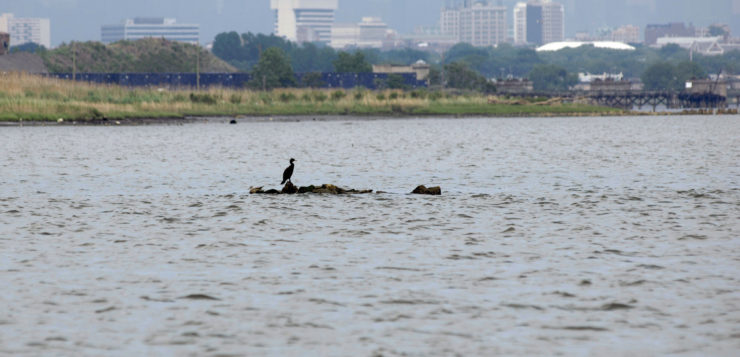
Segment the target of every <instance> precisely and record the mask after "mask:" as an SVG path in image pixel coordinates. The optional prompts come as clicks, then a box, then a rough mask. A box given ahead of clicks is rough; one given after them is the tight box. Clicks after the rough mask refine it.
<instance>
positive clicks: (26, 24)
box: [0, 14, 51, 48]
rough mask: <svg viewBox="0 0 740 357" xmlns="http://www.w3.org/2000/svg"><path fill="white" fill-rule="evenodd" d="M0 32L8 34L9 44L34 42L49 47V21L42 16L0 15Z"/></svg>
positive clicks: (16, 44)
mask: <svg viewBox="0 0 740 357" xmlns="http://www.w3.org/2000/svg"><path fill="white" fill-rule="evenodd" d="M0 32H7V33H9V34H10V45H11V46H18V45H22V44H24V43H31V42H32V43H35V44H39V45H42V46H44V47H46V48H51V22H50V21H49V19H44V18H31V17H28V18H23V17H14V16H13V14H2V15H0Z"/></svg>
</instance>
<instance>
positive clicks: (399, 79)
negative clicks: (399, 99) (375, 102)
mask: <svg viewBox="0 0 740 357" xmlns="http://www.w3.org/2000/svg"><path fill="white" fill-rule="evenodd" d="M407 87H408V86H407V85H406V80H405V79H404V78H403V76H402V75H400V74H390V75H388V88H390V89H406V88H407Z"/></svg>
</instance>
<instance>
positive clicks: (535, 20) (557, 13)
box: [514, 0, 565, 45]
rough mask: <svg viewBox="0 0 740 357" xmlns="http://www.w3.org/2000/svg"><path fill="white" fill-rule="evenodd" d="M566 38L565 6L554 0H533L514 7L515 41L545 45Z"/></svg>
mask: <svg viewBox="0 0 740 357" xmlns="http://www.w3.org/2000/svg"><path fill="white" fill-rule="evenodd" d="M564 38H565V8H564V7H563V5H562V4H560V3H557V2H552V0H533V1H529V2H526V3H525V2H520V3H517V4H516V6H515V7H514V42H515V43H517V44H526V43H532V44H537V45H543V44H547V43H550V42H558V41H563V39H564Z"/></svg>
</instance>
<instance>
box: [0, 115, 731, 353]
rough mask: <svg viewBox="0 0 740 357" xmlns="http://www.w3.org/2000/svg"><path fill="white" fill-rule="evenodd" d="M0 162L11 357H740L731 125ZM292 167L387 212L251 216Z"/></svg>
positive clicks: (558, 127) (393, 131)
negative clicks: (433, 193) (255, 190)
mask: <svg viewBox="0 0 740 357" xmlns="http://www.w3.org/2000/svg"><path fill="white" fill-rule="evenodd" d="M0 154H1V155H0V286H2V291H0V307H1V308H0V354H8V355H62V356H80V355H90V356H92V355H120V356H137V355H178V356H182V355H196V356H201V355H249V356H254V355H275V356H282V355H330V356H370V355H373V354H376V355H410V356H429V355H455V354H458V355H543V354H544V355H556V354H562V355H656V354H676V355H715V356H717V355H718V356H723V355H727V356H731V355H736V353H737V351H738V350H739V349H740V291H739V290H738V288H740V284H739V282H738V279H740V237H739V236H740V120H739V118H738V117H737V116H735V117H679V118H671V117H661V118H653V117H645V118H567V119H551V118H550V119H449V120H445V119H419V120H372V121H302V122H270V121H259V122H247V121H245V122H240V123H239V124H238V125H227V124H225V122H224V121H223V120H216V121H215V122H214V121H211V122H209V123H195V124H188V125H180V126H175V125H171V126H167V125H161V126H129V127H71V126H66V127H22V128H20V127H2V128H0ZM290 157H294V158H296V159H297V166H296V171H295V175H294V182H295V183H296V184H298V185H308V184H322V183H333V184H337V185H339V186H342V187H348V188H356V189H374V190H382V191H385V192H386V193H381V194H371V195H357V196H330V195H299V196H250V195H249V194H248V193H249V188H250V186H265V187H266V188H273V187H274V188H277V187H278V186H279V185H278V184H279V182H280V178H281V174H282V170H283V169H284V168H285V167H286V166H287V161H288V159H289V158H290ZM419 184H427V185H440V186H442V189H443V193H444V194H443V196H440V197H427V196H414V195H409V194H407V193H408V192H410V191H411V190H412V189H413V188H414V187H415V186H416V185H419Z"/></svg>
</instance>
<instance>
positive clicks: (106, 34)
mask: <svg viewBox="0 0 740 357" xmlns="http://www.w3.org/2000/svg"><path fill="white" fill-rule="evenodd" d="M100 32H101V35H100V37H101V41H102V42H103V43H106V44H108V43H113V42H116V41H122V40H130V41H135V40H140V39H143V38H164V39H167V40H171V41H179V42H186V43H192V44H198V43H199V42H200V25H195V24H178V23H177V21H176V20H175V19H168V18H162V17H137V18H134V19H127V20H124V21H123V22H122V23H121V24H118V25H104V26H102V27H101V31H100Z"/></svg>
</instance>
